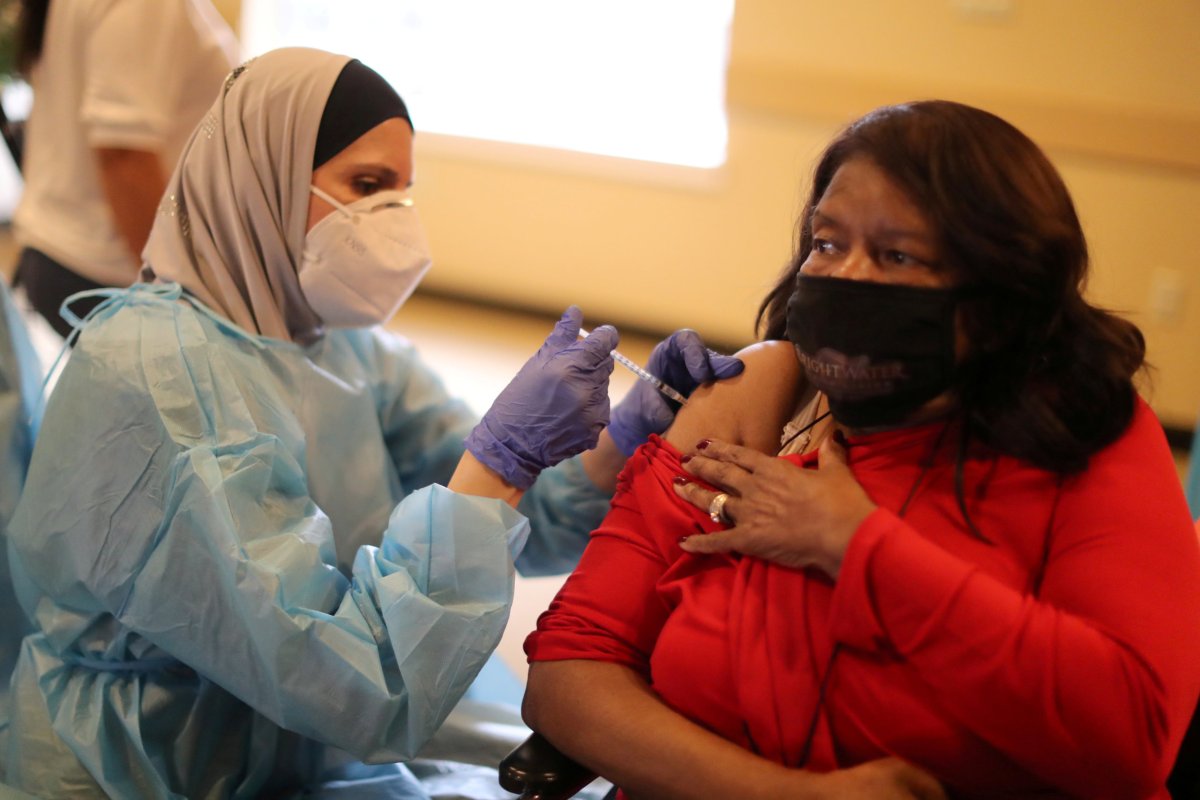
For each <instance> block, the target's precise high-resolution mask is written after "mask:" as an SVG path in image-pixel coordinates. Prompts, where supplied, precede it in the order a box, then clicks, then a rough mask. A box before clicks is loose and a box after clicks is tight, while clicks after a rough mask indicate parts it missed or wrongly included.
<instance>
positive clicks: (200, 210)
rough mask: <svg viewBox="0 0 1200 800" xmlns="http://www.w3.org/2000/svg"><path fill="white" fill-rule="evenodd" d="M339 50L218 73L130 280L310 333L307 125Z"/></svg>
mask: <svg viewBox="0 0 1200 800" xmlns="http://www.w3.org/2000/svg"><path fill="white" fill-rule="evenodd" d="M349 60H350V59H349V58H348V57H346V56H339V55H334V54H332V53H326V52H324V51H321V50H311V49H308V48H286V49H282V50H274V51H272V52H270V53H266V54H264V55H262V56H259V57H258V58H255V59H251V60H250V61H248V62H246V63H245V64H243V65H242V66H240V67H238V68H237V69H235V70H234V71H233V72H232V73H231V74H230V76H229V78H228V79H226V81H225V88H224V90H223V91H222V93H221V96H220V97H218V98H217V101H216V103H214V104H213V107H212V109H211V110H210V111H209V112H208V114H207V115H206V116H205V117H204V119H203V120H202V121H201V122H200V125H199V127H197V128H196V130H195V132H194V133H193V134H192V138H191V140H190V141H189V142H188V144H187V146H186V147H185V148H184V151H183V155H182V156H180V159H179V164H178V165H177V166H176V167H175V172H174V174H173V175H172V176H171V180H170V182H169V183H168V185H167V190H166V194H165V195H164V197H163V201H162V204H161V206H160V207H159V211H158V216H157V217H156V219H155V221H154V227H153V228H152V229H151V230H150V238H149V240H148V241H147V242H146V248H145V250H143V251H142V258H143V259H144V261H145V266H144V267H143V268H142V280H145V281H153V280H158V281H174V282H176V283H178V284H180V285H181V286H183V288H185V289H186V290H187V291H188V292H190V293H191V294H192V295H194V296H195V297H196V298H198V299H199V300H200V301H201V302H203V303H204V304H205V305H207V306H209V307H210V308H212V309H213V310H214V311H217V312H219V313H220V314H222V315H223V316H225V317H228V318H229V319H230V320H232V321H233V322H235V323H236V324H237V325H239V326H241V327H242V328H245V329H246V330H247V331H250V332H252V333H259V334H262V335H264V336H270V337H273V338H276V339H284V340H290V341H295V342H299V343H301V344H308V343H309V342H311V341H313V340H315V339H316V338H317V337H319V336H320V335H321V321H320V319H319V318H318V317H317V315H316V314H314V313H313V311H312V309H311V308H309V306H308V303H307V302H306V301H305V299H304V296H303V294H302V293H301V291H300V279H299V277H298V276H297V267H298V265H299V263H300V256H301V253H302V252H303V249H304V239H305V233H306V231H305V228H306V227H307V222H308V203H309V200H308V198H309V184H310V183H311V182H312V160H313V148H314V146H315V144H316V138H317V129H318V127H319V125H320V122H321V115H322V113H323V111H324V109H325V103H326V100H327V99H328V98H329V93H330V90H331V89H332V87H333V84H334V82H335V81H336V80H337V77H338V75H339V74H340V73H341V71H342V69H343V68H344V67H345V66H346V63H347V62H348V61H349Z"/></svg>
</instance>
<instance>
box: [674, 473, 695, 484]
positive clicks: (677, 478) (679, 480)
mask: <svg viewBox="0 0 1200 800" xmlns="http://www.w3.org/2000/svg"><path fill="white" fill-rule="evenodd" d="M671 482H672V483H674V484H675V485H676V486H687V485H688V484H689V483H691V481H689V480H688V479H687V478H685V477H683V476H682V475H676V476H675V477H674V478H672V479H671Z"/></svg>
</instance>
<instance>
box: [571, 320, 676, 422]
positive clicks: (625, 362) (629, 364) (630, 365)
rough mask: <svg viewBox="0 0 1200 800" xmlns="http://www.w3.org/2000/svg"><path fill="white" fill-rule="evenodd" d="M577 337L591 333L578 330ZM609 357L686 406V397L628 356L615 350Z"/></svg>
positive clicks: (585, 330) (584, 336)
mask: <svg viewBox="0 0 1200 800" xmlns="http://www.w3.org/2000/svg"><path fill="white" fill-rule="evenodd" d="M579 335H580V336H582V337H583V338H585V339H586V338H587V337H588V336H591V331H589V330H587V329H586V328H580V329H579ZM611 355H612V357H613V361H616V362H617V363H618V364H620V365H621V366H622V367H624V368H625V369H627V370H629V371H630V372H632V373H633V374H634V375H637V376H638V377H639V378H641V379H642V380H644V381H646V383H648V384H650V385H651V386H653V387H654V388H655V389H658V390H659V391H660V392H662V393H663V394H665V395H666V396H667V397H669V398H671V399H672V400H674V401H675V402H676V403H679V404H680V405H687V398H686V397H684V396H683V395H682V394H680V393H679V392H677V391H675V390H674V389H672V388H671V387H670V386H668V385H667V384H665V383H663V381H662V379H661V378H659V377H658V376H656V375H652V374H651V373H649V372H647V371H646V370H644V369H642V368H641V367H639V366H638V365H637V362H635V361H633V360H631V359H630V358H629V357H628V356H626V355H623V354H621V353H618V352H617V351H616V350H613V351H612V354H611Z"/></svg>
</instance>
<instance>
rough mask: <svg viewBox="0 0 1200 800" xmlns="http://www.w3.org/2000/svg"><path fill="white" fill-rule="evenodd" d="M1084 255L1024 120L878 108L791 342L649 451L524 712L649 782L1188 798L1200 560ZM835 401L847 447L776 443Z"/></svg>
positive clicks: (813, 211) (536, 667) (1113, 320)
mask: <svg viewBox="0 0 1200 800" xmlns="http://www.w3.org/2000/svg"><path fill="white" fill-rule="evenodd" d="M1087 266H1088V260H1087V248H1086V243H1085V240H1084V236H1083V231H1082V229H1081V227H1080V224H1079V220H1078V218H1077V216H1076V213H1075V209H1074V207H1073V204H1072V202H1071V199H1070V196H1069V194H1068V192H1067V189H1066V187H1065V186H1064V185H1063V183H1062V180H1061V178H1060V177H1059V176H1058V174H1057V172H1056V171H1055V169H1054V168H1053V166H1052V165H1051V164H1050V162H1049V161H1048V159H1046V157H1045V156H1044V155H1043V154H1042V152H1041V151H1040V150H1039V149H1038V148H1037V147H1036V145H1034V144H1033V142H1031V141H1030V140H1029V139H1028V138H1026V137H1025V136H1024V135H1023V134H1021V133H1020V132H1019V131H1017V130H1016V129H1015V128H1013V127H1012V126H1011V125H1009V124H1008V123H1006V122H1004V121H1003V120H1001V119H999V118H998V117H995V116H994V115H991V114H988V113H987V112H984V111H980V110H978V109H973V108H970V107H967V106H963V105H959V104H955V103H948V102H937V101H930V102H919V103H911V104H906V105H900V106H892V107H886V108H882V109H879V110H877V111H874V112H872V113H870V114H868V115H867V116H865V117H863V118H862V119H860V120H858V121H857V122H855V123H853V124H852V125H851V126H850V127H849V128H848V129H847V130H846V131H845V132H843V133H842V134H841V135H840V136H838V137H837V138H836V139H835V140H834V141H833V142H832V143H831V144H830V145H829V147H828V148H827V149H826V151H825V153H824V155H823V156H822V158H821V159H820V161H819V163H818V164H817V167H816V172H815V178H814V181H813V187H812V192H811V195H810V197H809V201H808V203H807V205H806V208H805V210H804V212H803V215H802V217H801V220H800V225H799V243H798V247H797V255H796V257H795V260H794V263H793V264H792V266H791V267H790V268H789V270H788V271H787V272H786V273H785V275H784V276H783V278H782V279H781V280H780V282H779V284H778V285H777V287H776V289H775V290H774V291H773V292H772V294H771V295H770V296H769V297H768V298H767V301H766V303H765V304H764V307H763V320H764V321H765V335H766V338H768V339H780V338H782V337H783V336H784V335H786V337H787V339H788V340H790V341H789V342H767V343H764V344H762V345H759V346H758V347H756V348H754V349H753V350H751V351H749V352H746V353H743V358H744V359H745V361H746V371H745V373H743V374H742V375H741V376H740V377H738V378H736V379H734V380H732V381H729V382H723V383H721V384H717V385H716V386H714V387H712V389H711V390H710V391H706V392H704V393H698V394H697V395H696V396H694V397H693V399H692V400H691V401H690V402H689V403H688V405H687V407H686V409H685V410H684V412H683V413H681V414H680V417H679V419H678V420H677V422H676V424H675V426H674V427H673V428H672V429H671V431H670V432H669V434H668V436H667V439H666V441H663V440H660V439H658V438H657V437H652V439H651V441H650V443H648V444H647V445H645V446H644V447H643V448H642V449H641V450H639V451H638V453H636V454H635V455H634V457H633V458H632V459H630V461H629V464H628V465H627V466H626V470H625V472H624V473H623V476H622V484H621V489H620V491H618V493H617V495H616V496H615V497H614V498H613V510H612V511H611V512H610V514H609V516H608V518H607V519H606V520H605V523H604V524H603V525H602V526H601V527H600V528H599V529H598V530H597V531H596V532H595V533H594V534H593V536H592V540H591V542H590V543H589V545H588V548H587V551H586V552H585V554H584V557H583V559H582V561H581V563H580V565H579V568H578V569H577V570H576V571H575V573H574V574H573V575H572V576H571V578H570V579H569V580H568V581H567V583H566V584H565V586H564V587H563V589H562V591H561V593H560V594H559V596H558V598H557V599H556V600H555V601H554V603H553V605H552V606H551V608H550V610H549V611H548V612H546V613H545V614H544V615H543V616H542V618H541V619H540V620H539V623H538V630H537V632H535V633H534V634H532V635H531V636H530V637H529V639H528V641H527V644H526V649H527V652H528V653H529V655H530V658H531V661H532V662H533V663H532V665H531V670H530V675H529V684H528V691H527V695H526V701H525V716H526V719H527V721H528V722H529V723H530V725H531V727H533V728H534V729H535V730H537V731H539V732H540V733H542V734H543V735H544V736H545V737H546V738H547V739H549V740H550V741H551V742H552V743H553V744H555V745H556V746H557V747H558V748H559V749H561V750H562V751H563V752H565V753H566V754H568V755H569V756H571V757H572V758H575V759H576V760H578V761H580V762H582V763H583V764H585V765H587V766H589V767H591V768H592V769H594V770H596V771H598V772H599V773H600V774H601V775H603V776H605V777H607V778H609V779H610V780H613V781H614V782H616V783H617V784H618V785H620V786H622V787H626V788H628V789H629V791H630V794H631V795H633V796H639V795H644V796H654V797H664V798H668V797H712V796H734V795H736V796H739V797H754V796H761V797H782V796H792V795H796V796H798V795H799V794H800V793H801V792H802V791H808V792H810V794H809V795H806V796H817V797H823V796H828V797H847V796H864V797H868V796H869V797H874V796H877V795H876V794H875V792H876V791H878V789H877V788H876V787H875V786H871V785H868V784H867V783H866V782H867V781H868V780H875V779H877V778H879V776H880V775H879V770H885V773H884V776H885V777H890V778H897V777H899V778H900V780H899V781H894V782H893V789H892V791H893V793H894V795H895V796H910V795H918V796H920V795H921V794H922V793H923V792H926V791H928V789H927V788H924V787H921V788H918V787H916V786H915V785H914V784H912V783H910V782H908V779H909V778H911V775H909V776H905V775H904V774H903V772H902V769H903V768H902V767H900V766H898V765H896V764H895V762H889V761H879V759H883V758H885V757H899V758H901V759H904V760H905V761H907V762H910V763H911V764H914V765H916V766H919V767H921V768H923V769H925V770H928V771H929V772H930V773H932V775H933V776H934V777H935V778H936V779H937V780H938V781H940V782H942V783H943V784H944V785H945V786H946V787H947V791H948V792H950V793H951V794H952V795H954V796H962V797H973V796H978V797H985V796H986V797H996V796H1012V797H1034V796H1036V797H1043V796H1049V797H1058V796H1070V797H1089V798H1101V797H1112V798H1151V797H1153V798H1165V797H1166V796H1167V794H1166V789H1165V787H1164V781H1165V778H1166V776H1167V772H1168V770H1169V769H1170V767H1171V764H1172V762H1173V759H1174V757H1175V753H1176V750H1177V749H1178V747H1179V742H1180V740H1181V738H1182V737H1183V734H1184V730H1185V728H1186V727H1187V724H1188V720H1189V718H1190V716H1191V713H1192V710H1193V709H1194V708H1195V704H1196V698H1197V694H1198V693H1200V672H1198V671H1197V669H1196V664H1197V663H1198V660H1200V641H1197V639H1196V637H1195V636H1194V635H1192V634H1193V633H1194V631H1195V630H1196V628H1197V624H1198V623H1200V581H1197V577H1198V576H1200V547H1198V546H1197V540H1196V536H1195V533H1194V531H1193V529H1192V525H1191V523H1190V520H1189V517H1188V513H1187V508H1186V505H1185V503H1184V499H1183V495H1182V492H1181V491H1180V486H1179V480H1178V477H1177V475H1176V471H1175V467H1174V464H1173V461H1172V458H1171V455H1170V452H1169V450H1168V448H1167V444H1166V441H1165V437H1164V435H1163V432H1162V429H1161V427H1160V426H1159V424H1158V422H1157V420H1156V419H1155V418H1154V415H1153V413H1152V412H1151V411H1150V409H1149V408H1148V406H1147V405H1146V404H1145V403H1144V402H1143V401H1142V400H1141V399H1140V398H1139V397H1138V396H1137V393H1136V391H1135V388H1134V384H1133V378H1134V376H1135V374H1136V373H1137V371H1138V370H1139V369H1140V368H1141V366H1142V361H1143V352H1144V351H1143V343H1142V337H1141V335H1140V333H1139V332H1138V330H1137V329H1136V328H1135V327H1134V326H1133V325H1132V324H1130V323H1129V322H1127V321H1125V320H1122V319H1119V318H1117V317H1116V316H1114V315H1112V314H1109V313H1107V312H1105V311H1103V310H1101V309H1098V308H1095V307H1093V306H1091V305H1090V304H1088V303H1087V301H1086V300H1085V299H1084V298H1083V296H1082V294H1081V288H1082V286H1083V283H1084V279H1085V277H1086V274H1087ZM814 387H815V388H817V389H819V390H820V391H821V396H822V397H823V401H822V402H823V403H825V404H826V407H827V408H828V409H830V410H831V417H830V418H831V419H832V420H833V422H834V423H835V426H836V428H835V435H834V436H831V437H829V438H826V439H825V441H824V444H823V445H821V446H820V449H819V450H811V449H810V451H809V452H807V453H805V454H803V455H791V456H787V457H785V458H775V457H773V454H774V453H775V452H776V451H777V450H778V447H779V444H778V443H779V438H778V437H779V435H780V431H781V429H783V427H784V424H785V423H786V422H787V421H788V420H789V419H790V418H791V417H792V416H793V415H794V413H795V411H794V410H795V409H796V408H797V407H802V408H806V407H807V406H808V403H807V396H808V395H809V394H810V393H811V390H812V388H814ZM815 419H820V415H817V417H816V418H815ZM818 439H819V437H817V438H815V439H814V442H813V444H814V445H815V444H816V441H817V440H818ZM697 442H699V443H698V444H697ZM767 453H771V454H772V455H767ZM738 553H740V554H742V555H741V556H738V555H737V554H738ZM698 653H701V654H703V657H697V655H696V654H698ZM648 752H654V754H655V757H654V758H646V757H645V754H646V753H648ZM858 765H861V766H858ZM846 768H849V769H846ZM839 770H840V771H839ZM864 770H868V771H866V772H864ZM889 771H890V772H889ZM896 783H898V786H897V785H895V784H896Z"/></svg>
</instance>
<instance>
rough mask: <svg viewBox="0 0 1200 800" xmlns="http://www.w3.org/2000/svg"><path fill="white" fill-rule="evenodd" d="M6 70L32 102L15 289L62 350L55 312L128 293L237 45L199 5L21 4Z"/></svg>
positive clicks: (79, 0) (143, 0)
mask: <svg viewBox="0 0 1200 800" xmlns="http://www.w3.org/2000/svg"><path fill="white" fill-rule="evenodd" d="M17 58H18V64H19V66H20V68H21V71H22V72H23V73H24V74H25V75H26V76H27V77H28V79H29V82H30V84H31V86H32V87H33V94H34V102H33V109H32V110H31V111H30V114H29V120H28V122H27V124H26V128H25V136H24V163H23V164H22V165H21V167H22V172H23V176H24V180H25V187H24V190H23V191H22V194H21V199H20V202H19V204H18V206H17V210H16V212H15V214H14V217H13V227H14V230H15V234H16V239H17V243H18V244H19V245H20V246H21V252H20V256H19V260H18V263H17V271H16V276H17V277H16V280H17V282H18V283H20V284H22V285H23V286H24V289H25V292H26V294H27V295H28V297H29V301H30V303H31V304H32V305H33V307H34V308H35V309H36V310H37V311H38V313H40V314H41V315H42V316H43V317H45V318H46V320H47V321H48V322H49V323H50V325H51V326H52V327H53V328H54V330H56V331H58V333H59V334H60V335H62V336H64V337H65V336H67V335H68V334H69V333H70V330H71V328H70V325H69V324H68V323H67V322H66V321H65V320H64V319H63V318H62V317H61V316H60V315H59V307H60V306H61V305H62V301H63V300H65V299H66V298H67V297H69V296H70V295H72V294H74V293H76V292H81V291H85V290H88V289H95V288H99V287H103V286H128V285H129V284H131V283H133V282H134V281H135V280H136V279H137V274H138V268H139V267H140V264H141V258H140V257H141V252H142V248H143V247H144V246H145V244H146V237H147V236H148V235H149V233H150V226H151V225H152V224H153V222H154V216H155V212H156V211H157V209H158V204H159V201H160V199H161V198H162V195H163V189H164V188H165V187H166V183H167V175H168V173H169V172H170V169H171V166H172V165H173V164H174V163H175V161H176V160H177V159H178V157H179V153H180V151H181V150H182V149H183V146H184V143H185V142H186V141H187V140H188V137H189V136H190V135H191V132H192V129H193V128H195V127H196V123H197V122H198V121H199V120H200V117H201V116H202V115H203V114H204V112H205V111H206V110H207V109H208V107H209V106H210V105H211V104H212V99H213V97H215V96H216V94H217V90H218V89H219V88H220V87H221V82H222V81H224V80H225V76H226V75H228V74H229V70H230V69H232V68H233V66H234V64H236V63H237V42H236V41H235V40H234V37H233V33H232V32H231V31H230V30H229V27H228V26H227V25H226V24H225V22H224V20H223V19H222V18H221V16H220V14H219V13H218V12H217V11H216V9H215V8H213V6H212V4H211V3H210V2H209V0H119V2H113V1H112V0H22V4H21V22H20V30H19V49H18V54H17ZM96 302H97V301H96V300H95V299H94V298H93V299H91V300H83V301H81V302H80V305H79V306H78V307H76V308H75V312H76V313H77V314H80V315H83V314H85V313H86V312H87V311H88V310H89V309H90V308H91V307H92V306H93V305H95V303H96Z"/></svg>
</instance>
